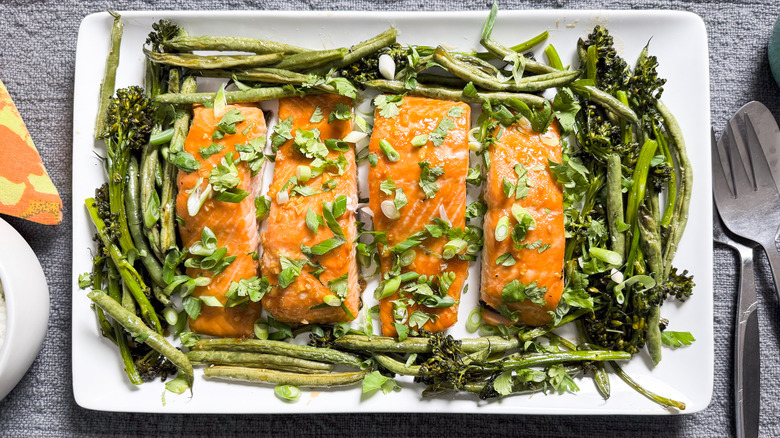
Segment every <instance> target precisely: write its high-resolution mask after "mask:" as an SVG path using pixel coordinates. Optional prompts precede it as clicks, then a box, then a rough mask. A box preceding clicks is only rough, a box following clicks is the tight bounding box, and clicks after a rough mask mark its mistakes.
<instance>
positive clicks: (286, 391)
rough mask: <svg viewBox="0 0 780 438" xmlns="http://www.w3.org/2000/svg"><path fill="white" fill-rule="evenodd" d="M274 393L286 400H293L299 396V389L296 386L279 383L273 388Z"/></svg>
mask: <svg viewBox="0 0 780 438" xmlns="http://www.w3.org/2000/svg"><path fill="white" fill-rule="evenodd" d="M274 394H276V396H277V397H279V398H280V399H282V400H284V401H286V402H294V401H297V400H298V399H299V398H300V397H301V390H300V389H298V387H297V386H292V385H279V386H277V387H276V388H274Z"/></svg>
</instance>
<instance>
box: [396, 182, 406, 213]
mask: <svg viewBox="0 0 780 438" xmlns="http://www.w3.org/2000/svg"><path fill="white" fill-rule="evenodd" d="M408 203H409V201H408V200H407V199H406V194H405V193H404V189H402V188H400V187H398V188H397V189H395V199H393V205H394V206H395V209H396V210H400V209H401V207H403V206H405V205H406V204H408Z"/></svg>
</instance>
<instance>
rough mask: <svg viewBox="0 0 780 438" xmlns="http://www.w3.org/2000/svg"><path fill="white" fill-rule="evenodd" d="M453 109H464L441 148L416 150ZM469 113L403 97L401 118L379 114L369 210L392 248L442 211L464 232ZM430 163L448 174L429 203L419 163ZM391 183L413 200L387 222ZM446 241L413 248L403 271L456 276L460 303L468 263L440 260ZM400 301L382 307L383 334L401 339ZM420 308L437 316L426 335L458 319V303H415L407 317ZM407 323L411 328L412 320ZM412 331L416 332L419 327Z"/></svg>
mask: <svg viewBox="0 0 780 438" xmlns="http://www.w3.org/2000/svg"><path fill="white" fill-rule="evenodd" d="M454 107H459V108H461V109H462V113H461V115H460V116H458V117H454V118H453V119H454V121H455V128H453V129H451V130H449V131H448V132H447V136H446V137H445V139H444V142H443V143H442V144H441V145H440V146H434V145H433V143H432V142H431V141H430V140H429V141H428V143H427V144H426V145H424V146H422V147H417V146H413V145H412V143H411V142H412V139H414V138H415V137H416V136H418V135H423V134H426V135H429V134H431V132H432V131H434V129H436V127H437V125H438V124H439V122H440V121H441V120H442V118H443V117H448V111H449V110H450V109H451V108H454ZM470 113H471V109H470V108H469V106H468V105H466V104H463V103H457V102H448V101H441V100H436V99H428V98H421V97H404V98H403V104H402V105H401V106H400V107H399V114H398V115H397V116H395V117H393V118H384V117H382V116H381V115H380V110H379V109H377V111H376V115H375V118H374V130H373V134H372V135H371V143H370V145H369V149H370V153H373V154H376V155H377V157H378V163H377V165H376V167H371V168H370V169H369V174H368V185H369V194H370V196H369V205H370V207H371V210H372V211H373V213H374V229H375V230H376V231H384V232H387V241H388V245H389V246H391V247H392V246H394V245H396V244H398V243H400V242H402V241H404V240H405V239H406V238H407V237H409V236H410V235H412V234H414V233H416V232H418V231H422V230H424V229H425V226H426V225H429V224H431V221H432V220H433V219H434V218H437V217H441V216H442V215H441V213H440V210H441V207H443V210H444V211H445V212H446V216H447V219H448V220H449V221H450V223H451V225H452V227H456V228H461V229H463V228H464V227H465V225H466V223H465V211H466V174H467V172H468V164H469V163H468V161H469V149H468V130H469V127H470ZM383 139H384V140H387V141H388V142H389V143H390V144H391V145H392V146H393V148H394V149H395V150H396V151H397V152H398V154H399V155H400V160H399V161H397V162H391V161H389V160H388V158H387V156H385V154H384V153H383V152H382V150H381V149H380V147H379V141H380V140H383ZM426 160H427V161H428V162H429V163H430V167H432V168H433V167H437V166H441V167H442V168H443V170H444V174H443V175H442V176H440V177H439V178H438V179H437V180H436V184H437V185H438V187H439V191H438V192H437V193H436V194H435V195H434V197H433V198H428V199H426V196H425V192H424V191H423V189H422V188H421V187H420V185H419V181H420V174H421V168H420V166H419V165H418V163H420V162H422V161H426ZM388 178H392V180H393V181H394V182H395V185H396V187H399V188H401V189H403V191H404V194H405V195H406V198H407V200H408V204H407V205H406V206H404V207H401V209H400V210H399V212H400V215H401V217H400V218H399V219H397V220H391V219H388V218H387V217H386V216H385V215H384V214H383V213H382V209H381V206H380V205H381V203H382V201H385V200H393V199H394V198H395V193H393V194H392V195H387V194H385V193H383V192H382V191H381V190H380V185H381V183H382V182H383V181H385V180H387V179H388ZM447 240H448V239H447V237H446V236H443V237H440V238H432V237H428V238H427V239H425V240H424V241H423V242H422V244H421V245H418V246H416V247H415V248H414V252H415V258H414V261H413V262H412V264H411V265H409V266H406V267H404V268H402V270H401V272H408V271H413V272H416V273H418V274H420V275H427V276H429V277H430V276H433V275H441V274H443V273H445V272H454V273H455V275H456V277H455V281H454V282H453V283H452V284H451V285H450V287H449V289H448V290H447V294H448V295H449V296H451V297H452V298H453V299H455V300H456V302H457V301H458V300H460V295H461V290H462V289H463V284H464V283H465V281H466V277H467V276H468V261H465V260H460V259H458V258H457V257H454V258H451V259H449V260H444V259H443V258H441V256H440V255H439V254H441V253H442V251H443V249H444V245H445V244H446V243H447ZM379 249H380V254H381V257H380V262H381V265H382V266H381V268H382V273H383V274H384V273H386V272H387V271H389V270H391V269H392V264H393V256H392V253H391V252H390V251H388V250H386V248H383V247H382V245H380V248H379ZM426 249H427V250H428V252H427V253H426V251H425V250H426ZM401 287H403V285H402V286H401ZM405 295H407V296H409V295H411V294H405ZM398 299H399V293H395V294H393V295H392V296H390V297H388V298H385V299H382V300H381V302H380V318H381V321H382V333H383V334H384V335H385V336H396V335H397V331H396V329H395V327H394V326H393V322H394V319H393V307H394V304H393V301H395V300H398ZM418 309H419V310H421V311H422V312H424V313H426V314H429V315H435V316H436V317H435V318H434V319H433V320H432V321H428V322H427V323H425V325H424V326H423V328H424V329H425V330H429V331H433V332H437V331H441V330H444V329H446V328H447V327H450V326H451V325H453V324H454V323H455V322H456V321H457V320H458V304H457V303H456V304H455V305H453V306H450V307H446V308H429V307H424V306H420V305H418V304H416V303H415V304H413V305H412V306H410V307H408V308H407V315H411V314H412V313H413V312H414V311H415V310H418ZM405 323H406V325H408V321H406V322H405ZM412 328H413V329H417V327H412Z"/></svg>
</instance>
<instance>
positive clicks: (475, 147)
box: [469, 141, 482, 152]
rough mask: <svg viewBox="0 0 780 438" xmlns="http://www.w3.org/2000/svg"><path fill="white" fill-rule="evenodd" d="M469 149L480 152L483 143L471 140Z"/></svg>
mask: <svg viewBox="0 0 780 438" xmlns="http://www.w3.org/2000/svg"><path fill="white" fill-rule="evenodd" d="M469 150H470V151H474V152H479V151H481V150H482V143H480V142H478V141H470V142H469Z"/></svg>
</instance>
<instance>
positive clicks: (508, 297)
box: [501, 279, 547, 306]
mask: <svg viewBox="0 0 780 438" xmlns="http://www.w3.org/2000/svg"><path fill="white" fill-rule="evenodd" d="M546 293H547V288H546V287H544V286H541V287H540V286H539V285H538V284H537V283H536V282H535V281H532V282H531V283H529V284H523V283H520V281H519V280H517V279H515V280H512V281H510V282H509V283H507V284H506V285H505V286H504V289H503V290H502V291H501V299H502V300H503V301H504V302H505V303H521V302H523V301H525V300H531V302H533V303H534V304H537V305H540V306H544V305H546V304H547V303H546V301H544V294H546Z"/></svg>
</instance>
